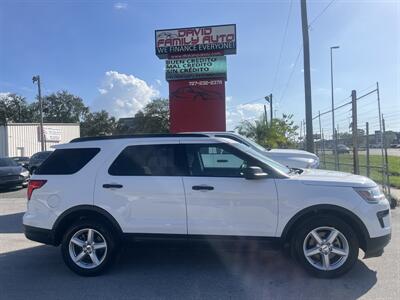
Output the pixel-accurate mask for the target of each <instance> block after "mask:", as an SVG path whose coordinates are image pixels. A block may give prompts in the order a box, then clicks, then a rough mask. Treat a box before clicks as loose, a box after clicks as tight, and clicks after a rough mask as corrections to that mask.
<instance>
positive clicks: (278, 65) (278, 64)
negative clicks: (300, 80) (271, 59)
mask: <svg viewBox="0 0 400 300" xmlns="http://www.w3.org/2000/svg"><path fill="white" fill-rule="evenodd" d="M292 5H293V0H291V1H290V6H289V12H288V16H287V19H286V25H285V30H284V33H283V38H282V42H281V48H280V51H279V57H278V63H277V65H276V69H275V75H274V81H273V83H272V93H273V92H274V90H275V84H276V80H277V79H278V74H279V68H280V64H281V60H282V53H283V47H284V45H285V42H286V36H287V31H288V27H289V20H290V15H291V12H292Z"/></svg>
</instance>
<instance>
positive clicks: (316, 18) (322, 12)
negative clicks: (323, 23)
mask: <svg viewBox="0 0 400 300" xmlns="http://www.w3.org/2000/svg"><path fill="white" fill-rule="evenodd" d="M335 1H336V0H332V1H331V2H329V3H328V5H327V6H325V8H324V9H323V10H321V12H320V13H319V14H318V15H317V16H316V17H315V18H314V19H313V20H312V21H311V22H310V23H309V24H308V28H310V27H311V26H312V25H313V24H314V23H315V22H316V21H317V20H318V19H319V18H320V17H321V16H322V15H323V14H324V13H325V12H326V10H327V9H328V8H329V7H330V6H331V5H332V4H333V2H335Z"/></svg>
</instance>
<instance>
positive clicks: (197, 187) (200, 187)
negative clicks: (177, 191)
mask: <svg viewBox="0 0 400 300" xmlns="http://www.w3.org/2000/svg"><path fill="white" fill-rule="evenodd" d="M213 189H214V187H213V186H209V185H194V186H192V190H194V191H201V190H204V191H212V190H213Z"/></svg>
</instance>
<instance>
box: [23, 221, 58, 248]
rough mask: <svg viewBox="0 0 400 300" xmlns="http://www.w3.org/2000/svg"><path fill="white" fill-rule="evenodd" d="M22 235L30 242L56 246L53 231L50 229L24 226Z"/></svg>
mask: <svg viewBox="0 0 400 300" xmlns="http://www.w3.org/2000/svg"><path fill="white" fill-rule="evenodd" d="M24 233H25V236H26V238H27V239H29V240H31V241H35V242H39V243H42V244H46V245H53V246H57V244H56V239H55V234H54V231H53V230H51V229H44V228H39V227H33V226H28V225H24Z"/></svg>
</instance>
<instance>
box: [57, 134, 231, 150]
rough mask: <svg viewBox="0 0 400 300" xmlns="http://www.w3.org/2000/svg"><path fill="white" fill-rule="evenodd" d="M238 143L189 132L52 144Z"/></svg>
mask: <svg viewBox="0 0 400 300" xmlns="http://www.w3.org/2000/svg"><path fill="white" fill-rule="evenodd" d="M168 141H171V142H173V143H179V142H183V141H184V142H185V143H221V142H222V143H228V144H232V143H236V142H235V141H232V140H230V139H226V138H216V137H210V136H208V135H205V134H199V133H195V134H194V133H193V134H191V133H188V134H183V133H180V134H151V135H124V136H104V137H84V138H76V139H73V140H72V141H71V142H69V143H66V144H59V145H55V146H52V147H53V148H55V149H72V148H82V147H88V148H92V147H100V148H101V147H109V146H111V145H117V144H118V145H122V146H128V145H130V144H136V143H137V144H143V143H145V144H147V143H151V144H152V143H163V144H164V143H166V142H167V143H168Z"/></svg>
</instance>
